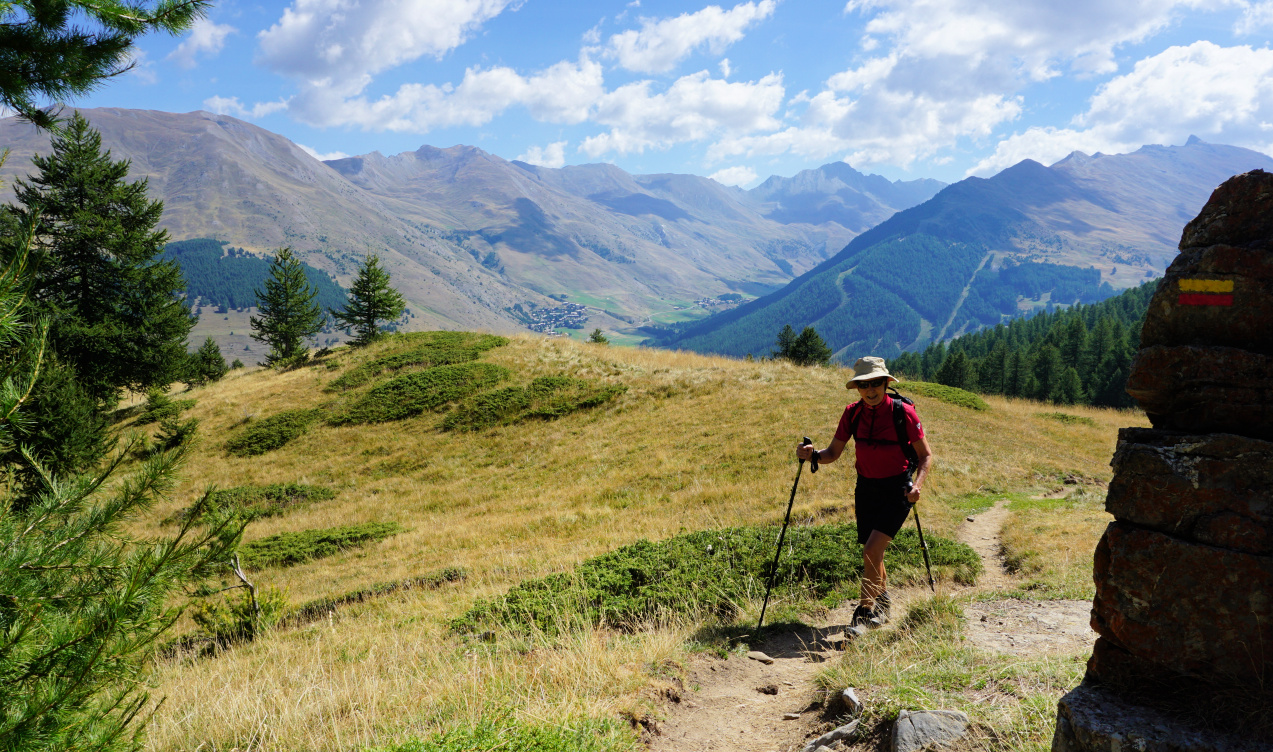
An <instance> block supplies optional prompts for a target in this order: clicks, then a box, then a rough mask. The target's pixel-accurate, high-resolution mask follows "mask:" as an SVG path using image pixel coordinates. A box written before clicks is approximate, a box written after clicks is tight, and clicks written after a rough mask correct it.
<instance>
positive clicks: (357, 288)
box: [328, 254, 407, 345]
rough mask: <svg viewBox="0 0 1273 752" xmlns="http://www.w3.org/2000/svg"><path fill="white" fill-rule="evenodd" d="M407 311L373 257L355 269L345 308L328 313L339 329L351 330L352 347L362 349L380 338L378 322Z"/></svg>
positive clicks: (377, 260) (405, 305) (387, 274)
mask: <svg viewBox="0 0 1273 752" xmlns="http://www.w3.org/2000/svg"><path fill="white" fill-rule="evenodd" d="M406 307H407V302H406V301H405V300H403V298H402V295H400V294H399V293H398V291H397V290H395V289H393V288H392V287H390V285H389V272H387V271H385V270H384V269H382V268H381V267H380V257H378V256H376V255H375V254H372V255H369V256H367V259H366V260H365V261H363V263H362V265H361V266H359V267H358V276H357V277H355V278H354V283H353V285H352V286H350V288H349V300H348V302H346V303H345V307H344V308H342V309H340V310H339V311H337V310H333V309H328V312H329V313H330V314H331V315H332V318H334V319H335V320H336V321H337V322H339V323H340V325H341V326H346V327H349V328H351V329H353V330H354V340H353V344H355V345H365V344H367V343H369V342H371V341H372V340H374V339H375V338H376V337H378V336H379V335H380V324H379V322H381V321H393V320H394V319H396V318H398V317H399V316H401V315H402V312H403V311H404V310H406Z"/></svg>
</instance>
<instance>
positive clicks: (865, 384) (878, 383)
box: [853, 377, 888, 389]
mask: <svg viewBox="0 0 1273 752" xmlns="http://www.w3.org/2000/svg"><path fill="white" fill-rule="evenodd" d="M887 383H888V378H887V377H885V378H878V379H871V380H870V381H855V382H853V384H854V386H856V387H857V388H859V389H876V388H879V387H882V386H884V385H885V384H887Z"/></svg>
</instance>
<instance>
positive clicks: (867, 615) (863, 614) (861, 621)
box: [849, 603, 873, 627]
mask: <svg viewBox="0 0 1273 752" xmlns="http://www.w3.org/2000/svg"><path fill="white" fill-rule="evenodd" d="M872 616H873V613H872V611H871V609H869V608H867V607H866V606H863V605H862V604H860V603H859V604H858V607H857V608H855V609H853V617H852V618H850V619H849V626H850V627H856V626H860V625H865V624H866V623H867V622H869V621H870V620H871V617H872Z"/></svg>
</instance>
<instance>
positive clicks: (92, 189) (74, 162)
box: [6, 113, 195, 405]
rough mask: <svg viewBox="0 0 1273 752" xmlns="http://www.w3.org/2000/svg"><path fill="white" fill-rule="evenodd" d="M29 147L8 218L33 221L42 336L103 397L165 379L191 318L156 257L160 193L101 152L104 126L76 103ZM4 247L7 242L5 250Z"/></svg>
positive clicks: (173, 271) (176, 366)
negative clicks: (46, 138)
mask: <svg viewBox="0 0 1273 752" xmlns="http://www.w3.org/2000/svg"><path fill="white" fill-rule="evenodd" d="M52 147H53V152H52V154H50V155H49V156H47V157H42V156H36V157H34V158H33V159H32V163H33V164H34V166H35V168H36V169H37V170H38V173H37V174H36V175H35V176H33V177H30V178H29V182H28V181H24V180H17V181H15V183H16V184H15V188H16V196H17V201H18V203H17V205H14V206H9V207H6V211H7V212H8V213H9V215H10V217H11V222H13V223H16V224H19V225H21V224H24V223H27V224H33V225H34V228H35V236H34V245H33V248H32V260H33V262H34V266H35V269H36V273H35V276H34V278H33V280H32V289H31V296H32V300H33V302H34V310H33V313H34V314H35V315H37V316H40V317H45V318H47V319H48V321H49V326H50V328H49V344H50V345H51V347H52V349H53V351H54V352H55V353H56V354H57V356H58V358H59V360H61V361H62V362H63V363H65V364H66V365H68V366H71V367H72V368H73V369H74V371H75V373H76V377H77V378H78V380H79V382H80V384H81V385H82V386H83V388H84V389H85V390H86V391H87V392H88V393H89V394H90V395H92V397H93V398H94V399H96V400H98V401H99V402H102V403H103V404H107V405H109V404H112V403H113V402H114V401H115V400H116V399H117V397H118V393H119V390H120V389H121V388H125V387H126V388H129V389H133V390H142V389H146V388H148V387H152V386H166V385H167V384H169V383H171V382H172V381H173V380H175V379H176V378H177V377H178V376H179V375H180V371H181V369H182V367H183V365H184V363H185V353H186V347H185V340H186V336H187V335H188V334H189V333H190V329H191V328H192V327H193V326H194V323H195V318H194V317H193V316H191V314H190V311H189V310H188V309H187V307H186V305H185V302H184V301H183V300H182V297H181V296H182V294H183V293H184V291H185V281H184V280H183V279H182V277H181V269H180V268H179V267H178V266H177V264H176V262H173V261H156V260H155V258H156V257H157V256H158V255H159V254H161V253H162V252H163V249H164V244H165V243H167V241H168V234H167V232H165V231H164V230H160V229H156V227H157V225H158V223H159V219H160V216H161V214H162V213H163V202H161V201H150V200H149V199H148V198H147V195H146V192H147V182H146V181H145V180H139V181H137V182H134V183H129V182H126V178H127V176H128V168H129V164H128V162H126V161H124V162H116V161H113V160H112V159H111V158H110V152H109V151H108V152H105V153H103V152H102V138H101V134H99V133H98V132H97V131H95V130H93V129H92V128H90V127H89V123H88V121H87V120H85V119H84V117H83V116H81V115H80V114H79V113H76V114H75V116H74V117H73V118H72V119H71V122H70V123H69V124H68V125H67V127H66V129H65V131H64V132H62V133H60V134H58V135H56V136H55V137H54V139H53V142H52ZM10 252H11V251H10Z"/></svg>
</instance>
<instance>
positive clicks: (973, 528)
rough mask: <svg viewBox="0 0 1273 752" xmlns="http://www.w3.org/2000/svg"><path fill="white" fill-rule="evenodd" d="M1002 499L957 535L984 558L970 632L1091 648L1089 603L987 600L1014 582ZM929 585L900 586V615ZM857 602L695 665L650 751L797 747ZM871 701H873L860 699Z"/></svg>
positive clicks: (1050, 648) (1013, 644)
mask: <svg viewBox="0 0 1273 752" xmlns="http://www.w3.org/2000/svg"><path fill="white" fill-rule="evenodd" d="M1005 504H1006V502H1000V503H999V504H997V505H996V506H995V507H993V508H992V509H989V510H987V511H986V512H984V513H982V514H979V515H977V516H975V517H974V518H972V520H971V521H968V522H965V523H964V524H963V525H962V526H961V527H960V530H959V536H958V537H959V539H960V540H961V541H963V542H964V543H967V544H968V545H970V546H972V547H973V549H975V550H976V551H977V553H978V554H979V555H980V556H981V559H982V563H983V565H984V566H985V574H984V575H983V577H982V578H981V581H980V582H979V583H978V584H977V586H976V587H975V588H961V589H960V590H959V591H956V594H964V593H966V594H969V595H972V596H974V598H973V600H971V601H970V602H968V603H966V604H965V606H964V613H965V615H966V616H967V617H968V625H967V629H966V632H965V633H966V636H967V638H968V640H969V642H970V643H971V644H972V645H975V646H977V647H980V648H982V649H984V650H988V651H992V652H1000V653H1011V654H1016V655H1033V654H1037V653H1040V652H1057V653H1070V654H1073V653H1081V652H1084V651H1090V650H1091V646H1092V641H1093V640H1095V634H1094V633H1092V632H1091V629H1090V627H1089V626H1088V612H1089V609H1090V606H1091V604H1090V603H1088V602H1087V601H1022V600H1017V599H1011V598H1003V599H986V596H987V595H990V594H992V593H996V592H1006V591H1008V590H1010V589H1011V588H1012V586H1013V584H1014V578H1013V577H1012V575H1010V574H1009V573H1008V572H1007V571H1006V570H1005V569H1004V567H1003V561H1002V558H1001V555H1000V540H999V535H1000V530H1001V529H1002V527H1003V523H1004V520H1005V519H1006V517H1007V516H1008V510H1007V508H1006V506H1005ZM926 592H927V591H926V590H920V589H911V590H899V591H897V592H896V593H895V595H894V600H895V604H894V607H893V610H894V614H895V615H900V614H903V613H905V611H906V601H907V600H909V599H910V598H912V597H923V595H924V594H925V593H926ZM854 605H855V604H853V603H847V604H844V605H843V606H841V607H840V608H837V609H834V610H832V611H831V612H830V613H828V614H827V616H826V617H825V618H824V619H823V620H822V623H821V624H820V625H819V626H817V627H814V628H811V629H806V630H803V631H801V632H788V633H785V634H781V635H773V636H771V637H770V638H768V639H767V640H766V641H765V642H764V643H762V644H759V645H755V646H754V647H755V648H756V650H757V651H759V652H760V653H762V654H763V660H757V658H758V657H761V656H758V655H757V654H755V653H753V654H751V655H750V657H749V656H747V655H730V656H729V658H728V659H724V660H722V659H719V658H714V657H704V658H702V659H700V660H698V661H696V662H695V663H694V665H692V666H691V667H690V670H689V672H688V676H687V677H686V679H685V681H684V683H683V686H682V689H681V691H680V693H679V696H678V697H676V698H675V701H674V702H672V703H670V704H669V705H668V706H667V710H666V718H665V720H664V721H663V722H662V723H661V724H660V725H659V729H658V730H659V733H658V734H657V735H655V736H653V737H651V740H650V744H649V748H650V751H651V752H709V750H710V751H711V752H791V751H792V750H800V749H801V748H803V746H804V745H805V743H806V742H807V741H808V740H809V739H810V738H811V737H812V736H813V735H814V734H815V731H819V730H821V729H819V728H818V727H819V724H820V723H821V722H822V718H821V709H820V702H821V700H822V697H821V694H820V693H819V692H817V691H816V689H815V687H814V685H813V681H812V680H813V676H814V674H815V673H816V672H817V671H818V669H819V664H820V663H823V662H825V661H827V660H831V659H833V658H834V657H835V656H836V654H837V648H838V646H839V645H840V644H841V642H840V641H841V640H842V639H843V634H844V632H845V630H846V629H847V626H848V622H849V617H850V616H851V615H852V613H853V606H854ZM863 699H864V700H867V701H868V702H869V698H866V697H863Z"/></svg>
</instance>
